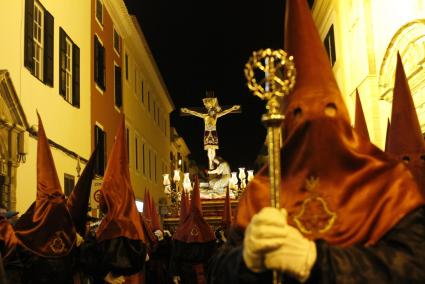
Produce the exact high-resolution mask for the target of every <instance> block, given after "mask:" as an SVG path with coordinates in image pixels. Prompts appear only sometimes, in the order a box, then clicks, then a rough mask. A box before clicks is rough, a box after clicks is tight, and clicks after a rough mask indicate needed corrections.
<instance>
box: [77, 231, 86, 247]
mask: <svg viewBox="0 0 425 284" xmlns="http://www.w3.org/2000/svg"><path fill="white" fill-rule="evenodd" d="M83 242H84V239H83V237H82V236H80V234H79V233H77V237H76V240H75V245H76V246H77V247H79V246H81V244H82V243H83Z"/></svg>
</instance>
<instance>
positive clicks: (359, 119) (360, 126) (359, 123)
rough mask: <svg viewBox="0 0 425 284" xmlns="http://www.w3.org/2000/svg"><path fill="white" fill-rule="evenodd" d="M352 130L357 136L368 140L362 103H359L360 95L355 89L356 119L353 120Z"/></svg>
mask: <svg viewBox="0 0 425 284" xmlns="http://www.w3.org/2000/svg"><path fill="white" fill-rule="evenodd" d="M354 129H355V130H356V131H357V133H358V134H360V135H362V136H363V137H364V138H366V139H367V140H370V138H369V131H368V130H367V124H366V119H365V116H364V113H363V107H362V102H361V101H360V95H359V92H358V90H357V89H356V117H355V119H354Z"/></svg>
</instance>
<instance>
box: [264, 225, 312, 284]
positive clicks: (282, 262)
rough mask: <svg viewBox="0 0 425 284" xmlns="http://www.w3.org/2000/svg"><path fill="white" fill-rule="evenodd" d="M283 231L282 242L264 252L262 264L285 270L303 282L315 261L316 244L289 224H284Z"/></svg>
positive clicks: (268, 267) (269, 267) (270, 267)
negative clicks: (278, 245)
mask: <svg viewBox="0 0 425 284" xmlns="http://www.w3.org/2000/svg"><path fill="white" fill-rule="evenodd" d="M284 231H285V233H284V235H283V236H282V238H281V239H282V240H283V244H282V243H281V245H280V247H279V248H278V249H277V250H275V251H272V252H269V253H267V254H266V257H265V260H264V265H265V267H266V268H267V269H273V270H278V271H283V272H287V273H288V274H290V275H292V276H293V277H295V278H297V279H298V281H300V282H302V283H303V282H305V281H306V280H307V279H308V277H309V276H310V272H311V269H312V267H313V265H314V263H315V262H316V257H317V250H316V244H315V243H314V242H313V241H310V240H309V239H307V238H305V237H304V236H303V235H302V234H301V233H300V231H298V229H296V228H294V227H292V226H290V225H286V226H285V227H284Z"/></svg>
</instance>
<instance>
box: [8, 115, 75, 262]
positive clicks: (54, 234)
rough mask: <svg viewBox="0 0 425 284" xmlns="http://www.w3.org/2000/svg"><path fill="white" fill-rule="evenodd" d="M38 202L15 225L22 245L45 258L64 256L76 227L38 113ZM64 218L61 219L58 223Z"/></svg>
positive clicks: (72, 240) (73, 239) (69, 249)
mask: <svg viewBox="0 0 425 284" xmlns="http://www.w3.org/2000/svg"><path fill="white" fill-rule="evenodd" d="M37 116H38V143H37V196H36V201H35V202H34V203H33V204H32V205H31V206H30V208H29V209H28V210H27V211H26V212H25V214H23V215H22V216H21V218H19V219H18V222H17V223H16V225H15V233H16V237H17V239H18V241H19V245H21V246H23V247H25V248H26V249H28V250H29V251H31V252H33V253H34V254H36V255H39V256H43V257H62V256H65V255H67V254H68V253H69V252H70V251H71V250H72V247H73V246H74V242H75V238H76V234H75V228H74V225H73V222H72V219H71V215H70V214H69V212H68V209H67V207H66V202H65V196H64V195H63V193H62V189H61V186H60V183H59V178H58V175H57V173H56V167H55V164H54V162H53V157H52V153H51V152H50V147H49V142H48V140H47V137H46V133H45V132H44V127H43V122H42V121H41V118H40V115H38V113H37ZM58 220H60V222H58Z"/></svg>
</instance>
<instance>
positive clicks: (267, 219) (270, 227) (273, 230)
mask: <svg viewBox="0 0 425 284" xmlns="http://www.w3.org/2000/svg"><path fill="white" fill-rule="evenodd" d="M286 219H287V213H286V210H284V209H280V210H279V209H276V208H272V207H266V208H263V209H262V210H261V211H260V212H259V213H257V214H256V215H254V217H252V219H251V222H250V223H249V225H248V227H247V228H246V231H245V237H244V242H243V252H242V256H243V260H244V261H245V264H246V266H247V267H248V268H249V269H250V270H252V271H253V272H261V271H264V270H265V269H266V267H265V266H264V257H265V255H266V254H267V253H269V252H271V251H274V250H276V249H278V248H279V247H280V246H281V245H283V244H284V237H285V235H286V229H285V227H286V226H287V223H286Z"/></svg>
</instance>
